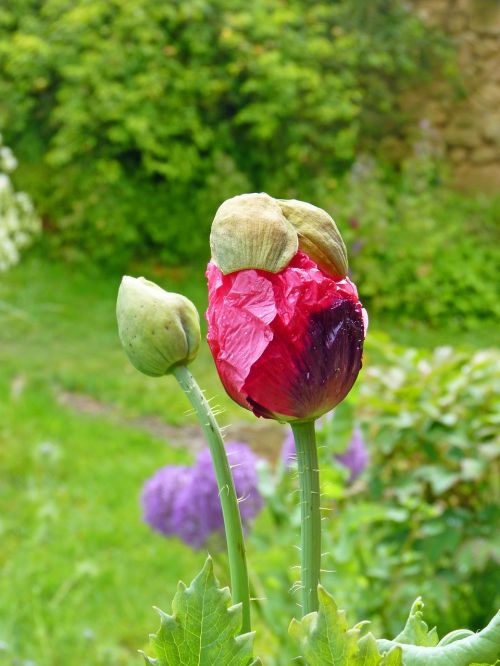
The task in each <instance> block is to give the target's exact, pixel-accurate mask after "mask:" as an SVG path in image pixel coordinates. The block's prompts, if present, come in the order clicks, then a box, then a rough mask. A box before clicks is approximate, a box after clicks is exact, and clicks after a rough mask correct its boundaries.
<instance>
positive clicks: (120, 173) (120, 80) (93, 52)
mask: <svg viewBox="0 0 500 666" xmlns="http://www.w3.org/2000/svg"><path fill="white" fill-rule="evenodd" d="M444 51H445V49H444V46H443V42H442V40H441V37H440V36H439V35H437V34H435V33H433V32H432V30H430V29H429V28H428V27H426V26H424V25H423V24H422V22H421V21H420V19H419V18H418V17H417V16H416V14H414V13H413V12H412V10H411V6H410V5H409V3H405V2H402V1H401V0H362V1H360V0H342V1H337V2H325V1H324V0H321V1H319V0H313V1H305V0H297V1H295V2H292V3H285V4H284V3H282V2H281V1H280V0H255V2H251V3H248V2H243V0H236V2H232V3H228V2H227V1H226V0H183V1H182V2H177V1H176V2H164V3H158V2H156V1H155V0H136V1H135V2H108V1H106V0H77V1H76V2H75V0H36V1H35V0H23V1H22V2H17V3H11V4H10V5H7V6H5V7H2V9H1V10H0V70H1V71H2V77H0V127H1V126H5V127H6V128H8V131H9V140H12V141H13V142H14V146H15V148H16V149H17V150H18V151H19V154H20V156H21V157H22V162H23V163H25V162H26V163H29V165H30V166H29V167H26V169H24V171H23V174H21V175H22V176H23V183H22V184H23V186H25V187H26V186H27V185H26V184H27V183H28V184H29V188H30V191H31V192H32V193H33V195H34V197H35V198H36V201H37V204H38V205H39V207H40V208H41V210H42V211H43V213H44V218H45V219H46V221H47V226H48V228H51V229H55V230H56V231H57V234H54V235H53V237H52V238H53V240H54V241H55V243H56V244H58V245H59V246H60V250H61V251H64V252H65V253H69V254H71V255H82V256H91V257H92V258H96V259H99V260H104V261H108V262H114V263H123V262H125V261H127V260H128V259H130V257H132V256H137V255H138V254H147V253H153V252H154V253H155V255H156V256H157V257H158V258H159V259H160V260H162V261H164V262H170V263H175V262H184V261H190V260H193V259H200V258H206V252H207V249H206V248H207V244H206V237H207V234H208V229H209V225H210V221H211V218H212V216H213V212H214V209H215V208H216V207H217V205H218V204H219V203H220V202H221V201H223V200H224V199H225V198H227V197H229V196H232V195H234V194H237V193H240V192H241V191H249V190H250V191H252V190H259V189H264V190H267V191H268V192H270V194H273V195H276V196H279V197H298V198H301V199H306V200H313V201H317V202H318V203H321V201H322V200H323V198H324V196H325V195H326V194H327V193H328V192H330V191H331V190H332V188H334V187H335V184H336V182H337V181H336V180H335V178H336V177H337V176H338V175H339V174H342V173H343V172H345V171H346V170H347V169H348V168H349V167H350V165H351V164H352V162H353V160H354V157H355V154H356V149H357V147H358V146H359V145H366V144H369V143H370V141H373V140H376V139H377V138H380V137H381V136H383V135H387V134H391V133H392V132H394V131H396V130H397V128H398V127H399V126H400V125H401V124H402V123H404V121H405V117H404V116H403V115H402V114H401V113H400V112H399V106H398V101H399V99H400V93H401V92H402V91H403V90H404V89H406V88H407V87H409V86H412V85H414V84H415V82H416V81H417V80H420V79H422V77H424V76H425V75H426V73H428V72H429V71H430V68H431V65H432V63H434V62H438V61H439V62H441V60H442V57H443V54H444Z"/></svg>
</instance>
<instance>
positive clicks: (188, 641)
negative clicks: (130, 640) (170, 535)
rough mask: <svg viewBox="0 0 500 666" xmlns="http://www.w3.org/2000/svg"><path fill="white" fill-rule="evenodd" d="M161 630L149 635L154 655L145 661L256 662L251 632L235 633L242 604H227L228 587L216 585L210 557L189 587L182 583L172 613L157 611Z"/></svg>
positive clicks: (238, 665)
mask: <svg viewBox="0 0 500 666" xmlns="http://www.w3.org/2000/svg"><path fill="white" fill-rule="evenodd" d="M158 613H159V615H160V618H161V625H160V629H159V630H158V632H157V633H156V634H153V635H152V636H151V644H152V646H153V649H154V652H155V654H156V658H151V657H146V656H145V660H146V664H148V666H211V665H212V664H221V666H222V664H224V666H249V664H250V663H251V666H257V664H259V663H260V661H259V660H254V661H252V643H253V637H254V635H253V633H249V634H243V635H241V636H238V632H239V630H240V628H241V619H242V614H241V605H240V604H238V605H236V606H232V605H231V595H230V592H229V589H228V588H222V589H221V588H219V584H218V581H217V579H216V578H215V576H214V572H213V563H212V560H211V558H210V557H209V558H208V559H207V561H206V562H205V565H204V567H203V569H202V570H201V572H200V573H199V574H198V575H197V576H196V578H195V579H194V580H193V582H192V583H191V585H190V586H189V587H186V586H185V585H184V583H182V582H180V583H179V585H178V587H177V592H176V594H175V596H174V600H173V602H172V615H167V613H164V612H163V611H160V610H158Z"/></svg>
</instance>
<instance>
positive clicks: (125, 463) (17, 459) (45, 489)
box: [0, 257, 494, 666]
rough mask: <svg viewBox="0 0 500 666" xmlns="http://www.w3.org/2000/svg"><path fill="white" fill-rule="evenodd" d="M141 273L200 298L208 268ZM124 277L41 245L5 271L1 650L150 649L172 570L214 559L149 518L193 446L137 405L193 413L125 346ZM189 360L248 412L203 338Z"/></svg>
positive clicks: (75, 662)
mask: <svg viewBox="0 0 500 666" xmlns="http://www.w3.org/2000/svg"><path fill="white" fill-rule="evenodd" d="M145 272H146V274H147V276H148V277H151V278H152V279H154V280H156V281H157V282H159V283H160V284H162V286H164V287H165V288H167V289H170V290H175V291H181V292H183V293H185V294H186V295H187V296H188V297H190V298H191V299H192V300H193V301H194V302H195V304H196V305H197V306H198V307H199V308H200V311H203V310H204V308H205V287H204V282H203V279H202V277H201V274H202V271H201V270H200V271H191V270H186V271H178V272H172V273H170V274H169V273H166V274H160V275H155V272H154V271H153V272H149V273H148V272H147V271H145ZM119 280H120V276H119V275H118V274H101V273H98V272H93V271H92V270H90V269H89V270H88V271H87V272H85V271H78V270H75V269H74V268H68V267H67V266H65V265H60V264H52V263H50V262H48V261H43V260H41V259H39V258H36V257H35V258H31V259H30V260H29V261H26V262H24V263H23V264H22V265H21V266H19V267H17V268H16V269H14V270H12V271H11V272H9V273H8V274H6V275H3V276H2V278H1V283H0V470H1V472H0V535H1V544H2V547H1V549H0V567H1V570H2V577H1V578H0V663H2V664H4V663H6V664H8V665H9V666H11V665H12V666H13V665H14V664H19V663H23V660H24V661H26V662H29V661H30V660H31V661H32V662H34V663H35V664H36V666H63V665H64V666H81V665H82V664H85V666H100V665H103V666H104V665H106V666H121V665H127V666H128V665H129V664H130V665H131V666H132V665H133V664H137V665H138V664H140V663H141V661H140V659H139V657H138V656H137V649H138V648H141V647H143V646H144V645H145V643H146V642H147V635H148V633H149V632H150V631H151V630H153V629H155V627H156V625H157V619H156V617H155V615H154V614H153V612H152V611H151V606H153V605H158V606H161V607H163V608H165V609H168V608H169V604H170V599H171V597H172V595H173V592H174V589H175V585H176V582H177V580H178V579H179V578H183V579H184V580H186V581H189V580H190V579H191V578H192V577H193V575H194V573H195V572H196V571H197V569H198V568H199V567H200V566H201V562H202V560H203V558H204V553H193V552H192V551H191V550H189V549H188V548H186V547H184V546H183V545H182V544H180V543H179V542H177V541H176V540H173V539H172V540H169V541H166V540H163V539H161V538H160V537H157V536H155V535H154V534H152V533H151V532H150V531H149V529H148V528H146V527H145V526H144V525H143V524H142V523H141V519H140V510H139V506H138V495H139V492H140V488H141V485H142V483H143V481H144V479H145V478H146V477H147V476H149V475H150V474H151V473H152V472H153V471H154V470H155V469H157V468H158V467H159V466H161V465H162V464H166V463H167V462H170V463H180V462H186V461H187V460H189V458H190V452H189V451H188V450H186V448H180V447H178V446H174V444H175V442H171V444H172V445H167V444H166V443H165V441H163V440H160V439H157V438H155V437H154V436H153V435H150V434H148V432H146V431H145V430H143V429H141V428H139V427H132V426H131V425H130V420H131V419H132V418H134V417H137V416H141V417H144V416H151V415H152V416H155V417H157V418H161V419H163V420H164V421H165V422H168V423H171V424H180V423H183V422H184V421H186V419H187V420H188V421H194V417H193V416H192V415H191V414H187V415H186V411H187V410H188V409H189V404H188V402H187V400H186V398H185V397H184V396H183V395H182V394H181V392H180V390H179V389H178V388H177V386H176V383H175V381H174V380H173V379H172V378H165V379H161V380H157V379H156V380H155V379H148V378H146V377H143V376H142V375H140V374H139V373H138V372H136V371H135V370H134V369H133V368H132V367H131V366H130V364H129V363H128V361H127V359H126V358H125V355H124V354H123V352H122V350H121V348H120V346H119V342H118V339H117V334H116V324H115V316H114V302H115V297H116V291H117V288H118V284H119ZM372 327H373V328H375V329H379V330H380V329H382V328H384V326H383V322H377V321H375V322H372ZM386 329H387V330H388V333H389V335H391V336H392V337H393V338H394V339H396V340H397V341H400V342H406V343H411V344H422V342H424V343H426V344H429V345H433V344H443V343H448V344H449V343H453V344H457V342H458V343H460V342H462V343H463V344H464V345H466V346H467V345H471V346H476V345H479V344H489V343H490V342H491V341H492V340H494V338H493V332H489V331H483V332H482V334H481V337H480V338H478V337H467V336H464V338H463V340H457V337H456V335H455V336H454V337H453V339H452V340H450V339H448V337H447V335H446V332H440V333H435V332H432V331H425V329H423V328H420V329H417V330H416V331H415V330H412V329H411V328H410V327H404V328H402V327H401V325H399V324H397V323H396V324H392V325H390V326H388V327H386ZM192 368H193V372H194V373H195V375H196V376H197V378H198V381H199V382H200V384H201V385H202V386H203V387H204V388H206V389H207V394H208V395H214V396H216V402H217V403H219V404H220V405H221V407H222V409H223V413H222V415H221V417H220V418H221V421H222V422H223V423H229V422H234V421H237V420H242V419H243V420H244V419H253V417H252V416H251V415H249V414H247V413H246V412H244V411H243V410H241V409H239V408H238V407H236V406H235V405H233V404H232V403H231V401H230V400H229V399H228V398H227V397H226V396H225V394H224V392H223V389H222V387H221V385H220V382H219V380H218V378H217V376H216V373H215V370H214V367H213V363H212V360H211V358H210V355H209V352H208V350H207V347H206V345H203V347H202V350H201V353H200V356H199V358H198V359H196V361H195V362H194V364H193V366H192ZM68 392H74V393H78V394H83V395H84V396H88V397H89V398H91V399H93V400H94V401H96V402H95V405H97V407H98V408H97V409H94V410H91V413H85V412H82V411H79V410H78V409H77V408H75V407H74V406H70V405H67V404H65V403H64V402H61V399H60V398H61V395H62V394H64V393H68ZM95 405H94V407H95ZM101 407H102V409H101ZM2 646H3V647H2ZM17 657H18V658H20V660H21V661H20V662H19V661H17V660H16V658H17Z"/></svg>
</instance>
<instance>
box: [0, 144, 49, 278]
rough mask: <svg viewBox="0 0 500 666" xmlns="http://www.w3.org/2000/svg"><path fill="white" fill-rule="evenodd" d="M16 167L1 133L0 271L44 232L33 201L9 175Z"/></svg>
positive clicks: (14, 261)
mask: <svg viewBox="0 0 500 666" xmlns="http://www.w3.org/2000/svg"><path fill="white" fill-rule="evenodd" d="M16 167H17V160H16V158H15V156H14V153H13V152H12V150H11V149H10V148H8V147H7V146H3V145H2V135H1V134H0V272H1V271H5V270H7V269H8V268H10V267H11V266H13V265H14V264H16V263H17V262H18V261H19V258H20V250H22V249H23V248H25V247H27V246H28V245H29V244H30V243H31V241H32V239H33V236H35V235H36V234H38V233H39V232H40V230H41V223H40V219H39V218H38V216H37V215H36V213H35V210H34V208H33V204H32V203H31V199H30V198H29V196H28V195H27V194H25V193H24V192H15V191H14V188H13V186H12V182H11V180H10V178H9V173H11V172H12V171H14V169H15V168H16Z"/></svg>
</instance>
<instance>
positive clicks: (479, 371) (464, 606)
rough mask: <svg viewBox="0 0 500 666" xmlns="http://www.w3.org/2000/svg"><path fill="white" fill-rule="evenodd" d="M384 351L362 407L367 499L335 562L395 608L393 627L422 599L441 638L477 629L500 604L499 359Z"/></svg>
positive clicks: (388, 615)
mask: <svg viewBox="0 0 500 666" xmlns="http://www.w3.org/2000/svg"><path fill="white" fill-rule="evenodd" d="M376 342H377V341H376V340H374V341H372V344H376ZM379 352H380V353H382V354H384V362H383V366H381V367H379V368H377V367H372V368H370V367H368V368H367V369H366V371H365V374H364V381H363V382H362V383H361V385H360V391H359V396H358V406H357V414H358V418H360V419H361V422H362V425H363V427H364V431H365V434H366V439H367V442H368V445H369V447H370V452H371V458H372V463H371V465H370V466H369V467H368V469H367V473H366V476H365V479H366V480H367V484H368V488H367V490H365V491H363V492H362V493H361V494H360V495H359V500H360V503H359V504H357V503H356V502H354V503H352V502H351V501H348V502H347V503H346V505H345V506H346V513H345V514H343V519H342V520H341V521H339V523H338V524H337V530H338V531H337V537H338V539H337V538H336V537H335V536H334V538H333V541H334V543H336V546H335V547H336V548H337V550H336V551H334V552H337V555H338V556H339V557H340V554H341V553H342V557H343V559H344V561H345V562H346V563H348V566H353V562H356V563H357V564H355V565H354V567H355V568H356V567H357V568H358V574H360V575H361V574H363V573H364V575H366V576H367V577H368V579H369V584H368V586H369V588H370V589H371V590H373V591H374V594H373V596H371V595H370V600H371V602H372V603H373V602H375V605H377V604H379V601H378V599H379V597H378V595H380V597H385V599H386V602H387V604H388V605H387V607H386V608H385V610H384V615H383V617H384V621H385V622H392V621H393V619H392V618H394V617H395V610H396V608H398V607H399V608H401V606H399V604H400V603H403V602H408V601H410V600H411V599H412V598H413V597H415V596H417V595H418V594H421V595H422V596H423V597H424V599H425V601H426V605H427V609H428V611H429V614H428V617H431V618H432V621H433V622H435V623H438V621H439V625H440V627H441V628H442V629H446V630H448V629H451V628H453V627H457V626H469V627H470V628H473V629H477V628H479V627H480V626H483V625H485V624H486V623H487V622H488V616H491V615H492V613H493V612H494V611H495V610H496V609H497V608H498V604H499V601H500V599H499V597H498V591H499V590H500V567H499V564H500V544H499V542H498V539H497V536H498V527H499V525H500V446H499V444H500V443H499V440H498V424H499V414H500V402H499V395H500V355H499V353H498V352H497V351H493V350H491V351H481V352H477V353H475V354H473V355H472V356H469V355H467V354H465V353H458V352H455V351H453V349H452V348H450V347H446V348H444V347H443V348H438V349H436V351H435V352H434V353H433V354H429V353H427V352H417V351H416V350H412V349H410V350H402V349H398V348H394V349H393V348H391V347H388V346H387V344H386V343H384V342H381V343H380V345H379ZM372 521H373V522H372ZM375 525H376V526H377V527H375ZM346 528H347V529H346ZM334 559H335V557H334ZM365 602H366V601H364V602H363V603H365ZM391 607H392V611H391ZM379 608H383V607H382V606H381V605H380V606H379ZM394 628H395V627H392V626H391V629H394Z"/></svg>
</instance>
